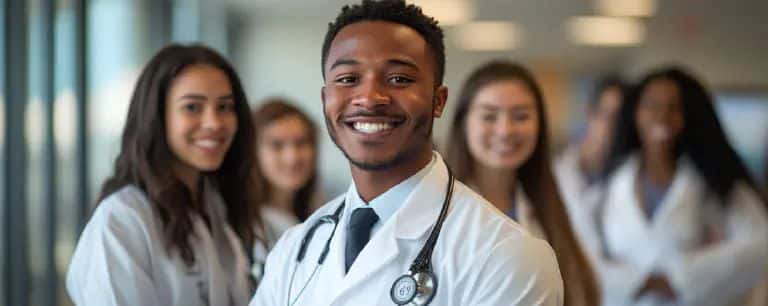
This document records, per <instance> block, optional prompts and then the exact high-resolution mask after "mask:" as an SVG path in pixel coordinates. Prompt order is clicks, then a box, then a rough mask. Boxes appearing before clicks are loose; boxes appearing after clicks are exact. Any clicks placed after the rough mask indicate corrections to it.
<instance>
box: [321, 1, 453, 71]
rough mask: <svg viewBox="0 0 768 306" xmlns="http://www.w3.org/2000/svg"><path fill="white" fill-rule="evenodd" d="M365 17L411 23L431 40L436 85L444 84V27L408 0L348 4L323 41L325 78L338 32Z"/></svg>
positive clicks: (407, 24)
mask: <svg viewBox="0 0 768 306" xmlns="http://www.w3.org/2000/svg"><path fill="white" fill-rule="evenodd" d="M363 21H388V22H393V23H397V24H402V25H404V26H407V27H409V28H411V29H413V30H415V31H416V32H418V33H419V34H420V35H421V37H423V38H424V40H425V41H426V42H427V45H428V46H429V48H430V49H431V51H432V57H433V59H434V61H435V86H439V85H442V84H443V74H444V73H445V44H444V42H443V30H442V29H440V26H438V24H437V20H435V19H434V18H432V17H429V16H427V15H424V13H423V12H422V11H421V8H419V7H418V6H416V5H413V4H406V3H405V1H404V0H380V1H374V0H363V1H362V2H361V3H360V4H354V5H345V6H344V7H342V8H341V13H339V15H338V16H336V20H334V21H333V22H331V23H329V24H328V31H327V32H326V33H325V41H323V51H322V58H321V66H320V70H321V71H322V73H323V78H325V63H326V61H327V60H328V52H329V50H330V48H331V43H332V42H333V39H334V38H335V37H336V34H339V32H340V31H341V30H342V29H343V28H344V27H346V26H348V25H351V24H355V23H358V22H363Z"/></svg>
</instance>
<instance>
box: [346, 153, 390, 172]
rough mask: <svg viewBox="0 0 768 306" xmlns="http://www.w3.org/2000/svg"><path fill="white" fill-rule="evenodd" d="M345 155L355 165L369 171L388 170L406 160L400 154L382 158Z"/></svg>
mask: <svg viewBox="0 0 768 306" xmlns="http://www.w3.org/2000/svg"><path fill="white" fill-rule="evenodd" d="M344 155H346V157H347V160H349V162H350V163H351V164H352V165H353V166H355V167H356V168H359V169H361V170H367V171H383V170H387V169H390V168H392V167H395V166H396V165H398V164H400V163H401V162H402V161H403V160H404V158H402V157H400V156H395V157H392V158H381V159H357V158H352V157H351V156H349V155H347V154H346V153H345V154H344Z"/></svg>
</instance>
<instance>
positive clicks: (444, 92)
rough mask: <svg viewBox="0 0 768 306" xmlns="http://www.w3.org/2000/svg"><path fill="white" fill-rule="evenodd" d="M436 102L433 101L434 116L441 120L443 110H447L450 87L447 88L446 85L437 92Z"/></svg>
mask: <svg viewBox="0 0 768 306" xmlns="http://www.w3.org/2000/svg"><path fill="white" fill-rule="evenodd" d="M433 99H434V101H432V103H433V105H434V107H433V112H432V116H433V117H435V118H440V116H442V115H443V110H444V109H445V103H446V102H447V101H448V87H445V86H444V85H441V86H440V87H438V88H437V89H436V90H435V95H434V97H433Z"/></svg>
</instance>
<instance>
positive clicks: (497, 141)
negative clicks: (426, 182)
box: [447, 61, 597, 306]
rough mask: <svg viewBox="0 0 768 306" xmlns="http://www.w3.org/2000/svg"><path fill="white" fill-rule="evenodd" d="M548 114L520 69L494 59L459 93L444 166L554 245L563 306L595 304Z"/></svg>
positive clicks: (536, 88)
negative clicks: (560, 181)
mask: <svg viewBox="0 0 768 306" xmlns="http://www.w3.org/2000/svg"><path fill="white" fill-rule="evenodd" d="M547 129H548V126H547V120H546V108H545V106H544V98H543V97H542V94H541V90H540V89H539V85H538V84H537V82H536V81H535V79H534V78H533V76H532V75H531V73H530V72H528V70H527V69H525V68H524V67H522V66H520V65H518V64H514V63H510V62H505V61H495V62H491V63H488V64H485V65H483V66H482V67H480V68H478V69H477V70H475V71H474V72H473V73H472V74H471V75H470V77H469V79H468V80H467V81H466V82H465V83H464V86H463V88H462V90H461V92H460V94H459V100H458V105H457V110H456V113H455V116H454V118H453V122H452V126H451V135H452V136H451V137H452V139H451V140H452V141H451V142H450V144H449V146H448V148H447V160H448V162H449V164H450V165H451V166H452V169H453V170H454V171H455V174H456V177H457V178H458V179H460V180H462V181H463V182H465V183H467V184H468V185H469V186H470V187H472V188H474V189H475V190H476V191H477V192H478V193H480V194H481V195H482V196H483V197H485V198H486V199H488V200H489V201H490V202H491V203H492V204H494V205H495V206H496V207H497V208H499V209H500V210H501V211H502V212H504V213H506V214H507V215H508V216H510V217H511V218H513V219H515V220H516V221H517V222H518V223H520V224H521V225H522V226H523V227H525V228H527V229H528V230H529V231H530V232H531V233H532V234H534V235H535V236H538V237H539V238H541V239H544V240H546V241H548V242H549V244H550V245H552V248H553V249H554V250H555V254H556V255H557V261H558V264H559V266H560V271H561V273H562V276H563V280H564V285H565V305H584V306H587V305H596V301H597V289H596V287H595V281H594V278H593V276H592V271H591V269H590V267H589V265H588V263H587V259H586V257H585V255H584V253H583V252H582V251H581V248H580V246H579V243H578V242H577V240H576V237H575V235H574V233H573V231H572V229H571V226H570V222H569V220H568V216H567V214H566V211H565V207H564V205H563V201H562V200H561V199H560V195H559V192H558V188H557V185H556V184H555V180H554V177H553V174H552V170H551V167H550V158H549V144H548V137H547V135H548V132H547Z"/></svg>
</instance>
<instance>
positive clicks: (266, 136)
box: [256, 115, 315, 192]
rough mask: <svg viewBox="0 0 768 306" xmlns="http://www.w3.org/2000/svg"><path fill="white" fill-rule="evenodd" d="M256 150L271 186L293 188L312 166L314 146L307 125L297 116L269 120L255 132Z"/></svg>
mask: <svg viewBox="0 0 768 306" xmlns="http://www.w3.org/2000/svg"><path fill="white" fill-rule="evenodd" d="M256 154H257V155H258V160H259V166H260V167H261V173H263V174H264V176H265V177H266V179H267V182H269V184H270V185H272V186H273V187H275V188H277V189H280V190H284V191H288V192H297V191H299V189H301V187H303V186H304V185H305V184H306V183H307V181H309V179H310V177H311V176H312V174H313V172H314V169H315V148H314V145H313V144H312V135H311V134H310V130H309V127H308V126H307V124H306V123H305V122H304V120H302V119H301V118H300V117H299V116H296V115H291V116H287V117H283V118H280V119H277V120H275V121H273V122H272V123H270V124H268V125H267V126H266V127H264V129H263V131H262V132H261V135H259V143H258V149H257V152H256Z"/></svg>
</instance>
